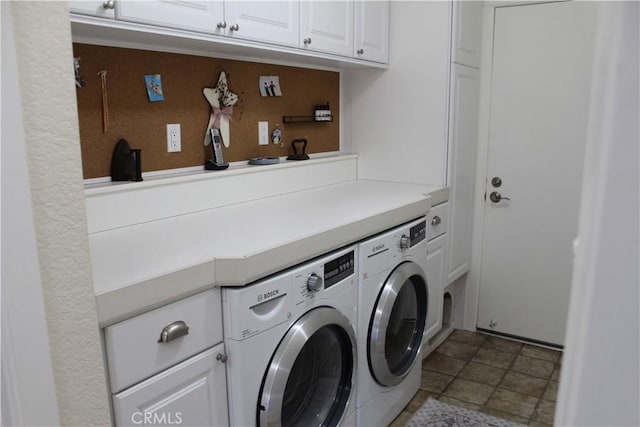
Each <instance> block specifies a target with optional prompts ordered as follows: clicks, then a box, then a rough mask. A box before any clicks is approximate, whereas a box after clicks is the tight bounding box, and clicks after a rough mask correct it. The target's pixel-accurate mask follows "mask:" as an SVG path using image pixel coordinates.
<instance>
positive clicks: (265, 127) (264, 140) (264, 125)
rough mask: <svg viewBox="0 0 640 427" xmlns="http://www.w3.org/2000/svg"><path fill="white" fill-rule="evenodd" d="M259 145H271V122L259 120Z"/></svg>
mask: <svg viewBox="0 0 640 427" xmlns="http://www.w3.org/2000/svg"><path fill="white" fill-rule="evenodd" d="M258 145H269V122H258Z"/></svg>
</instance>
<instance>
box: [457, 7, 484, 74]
mask: <svg viewBox="0 0 640 427" xmlns="http://www.w3.org/2000/svg"><path fill="white" fill-rule="evenodd" d="M481 28H482V2H481V1H469V0H467V1H454V2H453V28H452V42H453V46H452V49H451V62H455V63H456V64H462V65H467V66H469V67H473V68H479V67H480V31H481Z"/></svg>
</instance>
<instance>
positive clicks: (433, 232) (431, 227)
mask: <svg viewBox="0 0 640 427" xmlns="http://www.w3.org/2000/svg"><path fill="white" fill-rule="evenodd" d="M448 222H449V203H441V204H439V205H437V206H434V207H432V208H431V210H430V211H429V213H428V214H427V240H431V239H434V238H436V237H438V236H440V235H442V234H444V233H446V232H447V227H448V224H447V223H448Z"/></svg>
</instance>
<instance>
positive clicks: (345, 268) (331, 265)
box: [324, 251, 355, 289]
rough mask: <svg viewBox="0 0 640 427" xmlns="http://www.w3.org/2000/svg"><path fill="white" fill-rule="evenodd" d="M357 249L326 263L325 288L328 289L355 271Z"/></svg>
mask: <svg viewBox="0 0 640 427" xmlns="http://www.w3.org/2000/svg"><path fill="white" fill-rule="evenodd" d="M354 257H355V251H349V252H347V253H346V254H344V255H341V256H339V257H338V258H335V259H332V260H331V261H329V262H326V263H325V264H324V288H325V289H328V288H330V287H331V286H333V285H335V284H336V283H338V282H339V281H341V280H342V279H344V278H345V277H349V276H350V275H352V274H353V273H354V272H355V261H354Z"/></svg>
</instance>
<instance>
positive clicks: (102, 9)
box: [69, 0, 115, 18]
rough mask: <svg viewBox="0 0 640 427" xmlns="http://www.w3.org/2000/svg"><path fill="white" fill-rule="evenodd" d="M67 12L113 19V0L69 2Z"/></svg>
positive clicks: (73, 0)
mask: <svg viewBox="0 0 640 427" xmlns="http://www.w3.org/2000/svg"><path fill="white" fill-rule="evenodd" d="M69 10H70V11H71V12H73V13H79V14H82V15H92V16H99V17H101V18H113V17H114V16H115V12H114V10H115V0H111V1H107V0H90V1H85V0H72V1H70V2H69Z"/></svg>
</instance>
